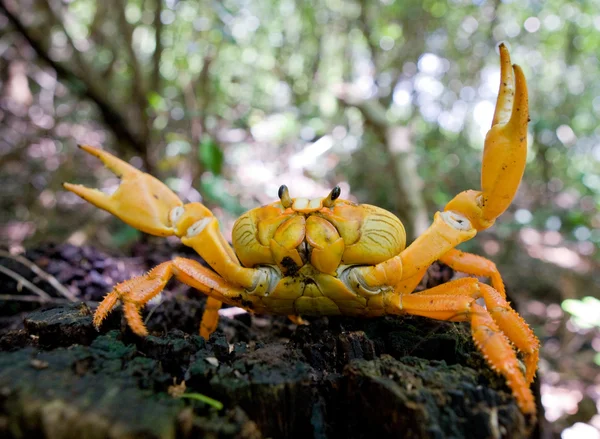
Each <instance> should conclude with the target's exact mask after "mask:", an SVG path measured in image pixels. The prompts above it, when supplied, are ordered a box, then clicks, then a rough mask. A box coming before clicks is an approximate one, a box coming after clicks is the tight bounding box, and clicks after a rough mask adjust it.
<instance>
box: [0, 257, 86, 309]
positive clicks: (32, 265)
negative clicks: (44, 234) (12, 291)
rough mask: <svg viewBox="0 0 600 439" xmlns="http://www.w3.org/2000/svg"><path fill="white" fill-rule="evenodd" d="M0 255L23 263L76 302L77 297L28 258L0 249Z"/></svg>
mask: <svg viewBox="0 0 600 439" xmlns="http://www.w3.org/2000/svg"><path fill="white" fill-rule="evenodd" d="M0 257H2V258H7V259H12V260H14V261H17V262H19V263H21V264H23V265H25V266H26V267H27V268H29V269H30V270H31V271H32V272H34V273H35V274H37V275H38V276H39V277H41V278H42V279H43V280H45V281H46V282H48V283H49V284H50V285H52V286H53V287H54V288H55V289H56V291H58V292H59V293H60V294H62V295H63V296H64V297H66V298H67V299H68V300H69V301H71V302H77V298H76V297H75V296H73V294H72V293H71V292H70V291H69V290H68V289H67V288H65V287H64V286H63V285H62V284H61V283H60V282H59V281H58V280H57V279H56V278H55V277H54V276H52V275H51V274H48V273H46V272H45V271H44V270H42V269H41V268H40V267H38V266H37V265H36V264H35V263H33V262H32V261H30V260H29V259H27V258H25V257H23V256H20V255H13V254H12V253H10V252H7V251H5V250H0Z"/></svg>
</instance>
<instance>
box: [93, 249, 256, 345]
mask: <svg viewBox="0 0 600 439" xmlns="http://www.w3.org/2000/svg"><path fill="white" fill-rule="evenodd" d="M173 276H175V277H176V278H177V279H178V280H179V281H181V282H183V283H185V284H186V285H189V286H191V287H194V288H196V289H198V290H200V291H202V292H203V293H205V294H206V295H208V296H209V300H208V301H207V304H206V308H205V309H206V312H205V315H204V316H203V319H202V323H201V325H200V335H201V336H203V337H205V338H208V336H209V335H210V333H211V332H212V331H214V330H215V328H216V326H217V323H218V318H219V315H218V310H219V308H220V302H225V303H227V304H230V305H233V306H239V307H242V308H244V309H246V310H248V311H251V312H252V311H257V312H263V311H265V310H264V309H263V308H264V307H263V305H262V303H261V301H260V298H259V297H257V296H253V295H250V294H247V293H246V291H245V290H244V289H243V288H240V287H235V286H233V285H231V284H229V283H228V282H227V281H225V280H224V279H223V278H221V277H220V276H219V275H218V274H216V273H214V272H213V271H211V270H209V269H208V268H206V267H204V266H203V265H202V264H200V263H199V262H197V261H194V260H192V259H185V258H175V259H174V260H172V261H168V262H163V263H162V264H160V265H157V266H156V267H154V268H153V269H152V270H150V271H149V272H148V273H147V274H145V275H143V276H138V277H134V278H133V279H129V280H126V281H125V282H122V283H120V284H118V285H116V286H115V287H114V289H113V290H112V291H111V292H110V293H108V294H107V295H106V297H105V298H104V300H103V301H102V303H100V306H98V309H97V310H96V313H95V314H94V325H95V326H96V328H98V327H99V326H100V325H101V323H102V321H103V320H104V318H105V317H106V316H107V315H108V313H109V312H110V311H111V310H112V309H113V308H114V306H115V305H116V303H117V301H118V300H120V301H121V302H123V308H124V313H125V317H126V319H127V323H128V324H129V326H130V328H131V329H132V331H133V332H135V333H136V334H138V335H140V336H145V335H148V330H147V329H146V327H145V325H144V323H143V321H142V318H141V316H140V308H141V307H142V306H144V304H146V303H147V302H148V301H149V300H150V299H152V298H153V297H154V296H156V295H157V294H159V293H160V292H161V291H162V290H163V289H164V287H165V285H166V284H167V282H168V281H169V280H170V279H171V278H172V277H173Z"/></svg>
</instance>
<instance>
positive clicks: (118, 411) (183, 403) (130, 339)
mask: <svg viewBox="0 0 600 439" xmlns="http://www.w3.org/2000/svg"><path fill="white" fill-rule="evenodd" d="M154 255H156V253H154ZM45 257H47V255H46V256H45ZM95 257H98V261H100V260H102V261H103V263H104V265H103V264H102V263H98V264H96V265H97V266H103V267H104V269H110V265H111V263H112V262H114V261H115V260H113V259H110V258H108V257H106V258H105V259H102V257H100V256H98V255H97V254H95ZM63 259H64V258H63ZM98 261H96V262H98ZM111 261H112V262H111ZM48 265H51V264H48ZM55 265H57V264H55ZM58 265H60V264H58ZM92 265H93V264H92ZM107 267H108V268H107ZM53 274H54V273H53ZM100 274H102V273H100ZM450 274H451V273H450ZM447 277H448V271H446V269H444V268H440V267H439V266H436V267H434V269H433V270H432V271H431V272H430V277H429V280H428V282H429V284H430V285H431V284H435V283H436V281H437V283H440V282H441V281H443V280H447V279H446V278H447ZM0 280H3V278H2V279H0ZM80 280H81V279H80ZM92 280H94V282H98V279H97V278H95V277H94V279H92ZM8 287H10V285H9V286H8ZM109 287H110V286H109ZM177 288H179V287H177ZM47 291H48V292H49V293H50V291H51V290H50V289H48V290H47ZM4 292H5V293H7V294H12V293H14V291H12V290H10V289H9V290H6V289H5V290H4ZM198 297H199V294H195V293H189V292H188V295H186V294H179V295H177V296H175V297H171V298H168V299H166V301H165V302H164V303H163V304H162V305H160V306H159V307H158V308H157V309H156V312H154V313H153V314H152V316H151V318H150V320H149V322H148V326H149V329H150V331H151V333H152V335H150V336H148V337H147V338H145V339H141V338H138V337H136V336H135V335H133V334H132V333H131V332H130V331H129V330H128V329H127V328H125V327H124V326H123V325H122V321H121V312H120V310H119V309H118V310H116V311H115V312H114V313H113V314H111V316H110V317H109V319H107V321H106V322H105V324H104V325H103V326H102V331H101V332H100V333H98V332H96V331H95V330H94V329H93V327H92V321H91V310H90V309H89V308H88V307H87V306H86V305H82V304H73V305H68V306H57V307H52V308H50V309H43V310H39V311H34V312H28V313H27V314H25V318H24V325H23V327H22V328H18V329H5V330H4V331H3V333H0V335H1V337H0V350H1V351H0V437H3V438H4V437H6V438H24V437H53V438H79V437H98V438H105V437H108V438H125V437H127V438H131V437H135V438H138V437H140V438H141V437H143V438H154V437H156V438H187V437H240V438H259V437H274V438H279V437H285V438H302V439H306V438H333V437H347V438H362V437H365V438H367V437H369V438H370V437H405V438H438V437H439V438H450V437H452V438H462V437H465V438H466V437H468V438H472V437H477V438H500V437H505V438H523V437H529V436H530V434H531V431H533V429H534V428H535V421H534V420H533V419H528V418H526V417H524V416H523V415H522V413H521V412H520V411H519V409H518V407H517V405H516V403H515V401H514V399H513V397H512V396H511V393H510V390H509V389H508V388H507V386H506V384H505V381H504V379H503V378H502V377H501V376H499V375H497V374H495V373H494V372H492V371H491V370H490V369H489V368H488V367H487V365H486V363H485V361H484V360H483V358H482V356H481V355H480V354H479V353H478V352H477V350H476V349H475V346H474V344H473V342H472V340H471V337H470V328H469V326H468V324H462V323H449V322H438V321H433V320H430V319H426V318H418V317H384V318H376V319H365V320H361V319H353V318H342V317H340V318H317V319H312V320H311V322H310V325H309V326H300V327H296V326H295V325H293V324H292V323H291V322H289V321H288V320H287V319H286V318H282V317H271V316H266V317H265V316H259V317H250V316H249V315H240V316H237V317H236V318H235V319H225V318H224V319H222V321H221V323H220V326H219V330H218V331H217V332H216V333H215V334H213V336H211V338H210V340H208V341H205V340H204V339H202V338H201V337H199V336H197V335H195V334H196V331H197V327H198V326H197V325H198V323H199V320H200V317H201V310H202V306H203V299H198ZM88 298H89V297H88ZM92 298H93V297H92ZM11 326H13V327H14V326H15V325H14V324H13V325H11ZM182 380H185V385H186V387H187V389H186V392H187V393H201V394H203V395H206V396H209V397H211V398H214V399H216V400H218V401H221V402H222V403H223V405H224V408H223V409H222V410H217V409H215V408H213V407H211V406H210V405H207V404H206V403H203V402H201V401H197V400H193V399H189V398H185V399H180V398H176V397H174V396H171V395H170V393H171V394H173V393H175V392H174V389H175V387H173V384H174V383H177V384H179V383H181V381H182Z"/></svg>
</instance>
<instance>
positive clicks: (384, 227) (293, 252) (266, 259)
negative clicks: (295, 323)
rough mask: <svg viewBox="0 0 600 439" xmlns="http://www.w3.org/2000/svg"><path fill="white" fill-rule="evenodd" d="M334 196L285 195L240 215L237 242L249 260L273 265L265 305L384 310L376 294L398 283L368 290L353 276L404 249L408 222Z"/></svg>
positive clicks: (362, 312) (301, 311)
mask: <svg viewBox="0 0 600 439" xmlns="http://www.w3.org/2000/svg"><path fill="white" fill-rule="evenodd" d="M286 190H287V189H286V188H285V187H283V188H282V192H285V191H286ZM334 191H335V192H337V191H338V190H337V189H336V190H334ZM330 198H332V197H331V196H330V197H329V198H327V199H325V201H326V203H325V204H326V205H323V204H324V203H323V200H322V199H320V198H319V199H314V200H308V199H305V198H296V199H294V200H290V201H289V202H288V205H284V203H285V201H280V202H276V203H273V204H270V205H268V206H264V207H259V208H256V209H253V210H251V211H249V212H247V213H246V214H244V215H243V216H242V217H240V218H239V219H238V220H237V221H236V223H235V225H234V227H233V231H232V237H233V248H234V250H235V253H236V255H237V257H238V258H239V260H240V262H241V263H242V265H244V266H245V267H250V268H255V267H262V268H263V269H269V270H270V271H271V276H270V284H269V285H268V287H267V288H265V289H261V290H260V292H259V293H258V295H257V296H258V300H259V301H260V305H261V308H264V309H266V310H268V311H269V312H270V313H273V314H284V315H291V314H298V315H352V316H375V315H381V314H383V313H384V310H383V307H382V302H381V300H380V298H375V299H374V300H371V299H373V298H374V296H377V295H378V294H379V293H381V292H382V291H384V290H386V289H388V290H391V289H392V285H389V286H387V285H382V286H380V287H379V288H377V289H376V290H374V291H367V290H365V288H364V287H362V286H361V285H360V284H357V283H354V284H352V283H351V281H350V273H351V272H352V270H353V267H354V266H356V265H375V264H378V263H380V262H383V261H385V260H388V259H390V258H392V257H394V256H395V255H398V254H399V253H400V252H401V251H402V250H404V247H405V232H404V227H403V225H402V223H401V222H400V220H399V219H398V218H397V217H396V216H394V215H393V214H391V213H390V212H388V211H386V210H384V209H381V208H379V207H376V206H371V205H367V204H362V205H361V204H355V203H352V202H350V201H347V200H341V199H334V200H330Z"/></svg>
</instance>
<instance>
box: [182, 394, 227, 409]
mask: <svg viewBox="0 0 600 439" xmlns="http://www.w3.org/2000/svg"><path fill="white" fill-rule="evenodd" d="M180 398H188V399H195V400H196V401H202V402H203V403H205V404H208V405H210V406H211V407H214V408H216V409H217V410H222V409H223V403H222V402H220V401H217V400H216V399H212V398H210V397H208V396H206V395H203V394H202V393H184V394H183V395H181V396H180Z"/></svg>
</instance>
